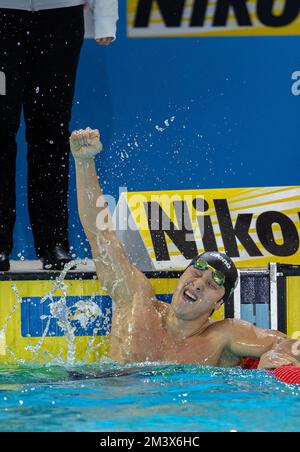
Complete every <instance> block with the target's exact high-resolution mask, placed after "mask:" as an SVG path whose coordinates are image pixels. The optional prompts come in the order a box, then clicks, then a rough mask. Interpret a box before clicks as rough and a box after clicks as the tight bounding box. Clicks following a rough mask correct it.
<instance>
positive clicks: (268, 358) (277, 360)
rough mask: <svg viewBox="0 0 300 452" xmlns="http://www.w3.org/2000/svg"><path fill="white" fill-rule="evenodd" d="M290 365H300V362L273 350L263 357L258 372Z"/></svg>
mask: <svg viewBox="0 0 300 452" xmlns="http://www.w3.org/2000/svg"><path fill="white" fill-rule="evenodd" d="M290 365H292V366H295V365H298V360H297V359H295V358H293V357H292V356H289V355H286V354H283V353H278V352H276V351H274V350H271V351H270V352H268V353H265V354H264V355H263V356H262V357H261V360H260V362H259V366H258V370H269V369H277V368H278V367H282V366H290Z"/></svg>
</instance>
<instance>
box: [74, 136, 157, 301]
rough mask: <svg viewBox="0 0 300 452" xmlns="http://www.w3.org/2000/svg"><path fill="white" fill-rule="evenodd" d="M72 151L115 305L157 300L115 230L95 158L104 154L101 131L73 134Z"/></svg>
mask: <svg viewBox="0 0 300 452" xmlns="http://www.w3.org/2000/svg"><path fill="white" fill-rule="evenodd" d="M70 145H71V151H72V153H73V156H74V158H75V163H76V181H77V196H78V208H79V215H80V220H81V223H82V226H83V228H84V231H85V234H86V236H87V238H88V240H89V243H90V245H91V249H92V254H93V259H94V262H95V265H96V269H97V274H98V278H99V279H100V281H101V283H102V286H103V288H105V289H106V290H107V292H108V294H109V295H111V297H112V298H113V299H114V301H115V302H126V303H128V302H132V301H133V299H134V297H135V296H136V295H137V293H139V294H141V295H142V296H141V299H142V300H143V299H147V298H154V297H155V294H154V291H153V289H152V286H151V284H150V283H149V281H148V280H147V278H146V277H145V276H144V275H143V274H142V273H141V272H140V271H139V270H138V269H137V268H135V267H134V266H133V265H132V264H131V263H130V262H129V260H128V258H127V256H126V254H125V251H124V249H123V247H122V245H121V243H120V242H119V240H118V238H117V236H116V234H115V231H114V230H113V226H112V219H111V214H110V211H109V208H108V205H107V203H106V201H105V198H104V195H103V193H102V190H101V187H100V185H99V180H98V177H97V173H96V165H95V161H94V158H95V156H96V155H97V154H99V153H100V151H101V150H102V144H101V142H100V134H99V131H98V130H91V129H89V128H88V129H86V130H82V131H79V132H73V133H72V135H71V138H70Z"/></svg>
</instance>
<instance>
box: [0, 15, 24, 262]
mask: <svg viewBox="0 0 300 452" xmlns="http://www.w3.org/2000/svg"><path fill="white" fill-rule="evenodd" d="M28 25H29V23H28V13H26V12H22V11H16V10H8V9H0V71H1V72H3V73H4V74H5V79H6V95H4V96H2V95H1V96H0V270H2V271H5V270H8V269H9V261H8V257H9V255H10V253H11V251H12V248H13V228H14V224H15V220H16V189H15V185H16V154H17V144H16V135H17V132H18V129H19V126H20V116H21V109H22V97H23V85H24V66H25V40H26V36H27V31H28Z"/></svg>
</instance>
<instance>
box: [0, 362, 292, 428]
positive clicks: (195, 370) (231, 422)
mask: <svg viewBox="0 0 300 452" xmlns="http://www.w3.org/2000/svg"><path fill="white" fill-rule="evenodd" d="M0 431H10V432H16V431H37V432H46V431H51V432H52V431H73V432H74V431H88V432H90V431H98V432H107V431H115V432H117V431H118V432H119V431H128V432H138V431H146V432H155V431H156V432H166V431H173V432H188V431H191V432H203V431H205V432H207V431H208V432H209V431H218V432H223V431H224V432H229V431H268V432H271V431H288V432H298V431H300V387H299V388H297V387H295V386H287V385H284V384H282V383H279V382H278V381H277V380H275V379H274V378H272V377H271V376H269V375H268V374H267V373H265V372H258V371H254V372H251V371H242V370H239V369H231V370H223V369H209V368H201V367H198V366H197V367H195V366H176V365H161V364H160V365H156V364H151V365H135V366H134V365H130V366H120V365H117V364H114V363H111V362H106V363H101V364H99V365H97V366H95V365H93V366H83V367H78V366H77V367H72V368H68V367H53V366H52V367H48V368H47V367H43V368H41V367H32V366H17V367H16V366H2V367H0Z"/></svg>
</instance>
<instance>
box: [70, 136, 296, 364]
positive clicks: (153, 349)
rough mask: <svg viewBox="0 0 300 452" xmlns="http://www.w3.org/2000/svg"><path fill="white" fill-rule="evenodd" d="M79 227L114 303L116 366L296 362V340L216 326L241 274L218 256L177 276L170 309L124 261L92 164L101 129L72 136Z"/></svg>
mask: <svg viewBox="0 0 300 452" xmlns="http://www.w3.org/2000/svg"><path fill="white" fill-rule="evenodd" d="M70 145H71V150H72V153H73V155H74V158H75V162H76V179H77V193H78V205H79V214H80V219H81V223H82V225H83V228H84V231H85V234H86V236H87V238H88V240H89V242H90V245H91V249H92V254H93V259H94V262H95V265H96V270H97V275H98V278H99V280H100V282H101V284H102V287H105V288H106V290H107V292H108V294H109V295H110V296H111V297H112V299H113V300H114V303H115V309H114V313H113V321H112V333H111V358H112V359H113V360H116V361H119V362H121V363H131V362H135V363H137V362H146V361H150V362H169V363H171V362H174V363H178V364H199V365H205V366H216V367H234V366H238V365H240V363H241V358H242V357H253V358H258V359H260V365H259V368H260V369H270V368H276V367H280V366H282V365H285V364H298V360H297V359H296V357H295V356H294V355H293V353H292V347H293V345H294V343H295V342H296V341H291V340H288V339H287V338H286V336H284V335H283V334H282V333H279V332H277V331H271V330H261V329H258V328H256V327H255V326H253V325H252V324H249V323H247V322H243V321H240V320H232V319H228V320H224V321H220V322H215V321H213V320H212V319H211V315H212V312H213V311H217V310H218V309H220V307H221V306H222V304H223V303H226V302H227V301H228V299H229V297H230V295H231V294H232V293H233V292H234V289H235V288H236V284H237V281H238V272H237V270H236V267H235V265H234V263H233V262H232V260H231V259H230V258H229V257H228V256H227V255H226V254H221V253H217V252H208V253H204V254H202V255H200V256H197V257H195V259H194V260H193V262H192V263H191V264H190V266H189V267H188V268H187V269H186V271H185V272H184V273H183V275H182V276H181V278H180V279H179V282H178V286H177V288H176V291H175V293H174V295H173V298H172V303H171V305H168V304H166V303H163V302H160V301H158V300H157V299H156V295H155V293H154V291H153V288H152V286H151V284H150V282H149V281H148V280H147V278H146V277H145V276H144V275H143V274H142V273H141V272H140V271H139V270H138V269H137V268H135V267H134V266H133V265H132V264H131V263H130V262H129V260H128V258H127V256H126V254H125V252H124V249H123V247H122V245H121V243H120V242H119V241H118V239H117V236H116V234H115V232H114V230H113V228H112V222H111V217H110V212H109V208H108V206H107V204H106V202H105V199H104V196H103V193H102V191H101V188H100V186H99V181H98V177H97V173H96V166H95V162H94V158H95V156H96V155H97V154H98V153H99V152H100V151H101V150H102V144H101V142H100V134H99V131H98V130H91V129H89V128H88V129H86V130H81V131H78V132H77V131H76V132H73V133H72V135H71V138H70Z"/></svg>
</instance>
